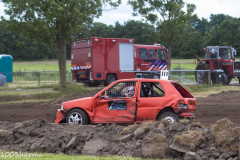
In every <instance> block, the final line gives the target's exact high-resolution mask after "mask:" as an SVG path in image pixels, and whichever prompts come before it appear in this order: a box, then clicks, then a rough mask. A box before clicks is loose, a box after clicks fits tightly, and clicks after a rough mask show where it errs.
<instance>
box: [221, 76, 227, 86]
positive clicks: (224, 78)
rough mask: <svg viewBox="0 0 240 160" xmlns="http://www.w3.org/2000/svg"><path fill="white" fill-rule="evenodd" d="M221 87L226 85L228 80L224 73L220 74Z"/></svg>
mask: <svg viewBox="0 0 240 160" xmlns="http://www.w3.org/2000/svg"><path fill="white" fill-rule="evenodd" d="M222 80H223V85H228V78H227V75H226V74H225V73H223V74H222Z"/></svg>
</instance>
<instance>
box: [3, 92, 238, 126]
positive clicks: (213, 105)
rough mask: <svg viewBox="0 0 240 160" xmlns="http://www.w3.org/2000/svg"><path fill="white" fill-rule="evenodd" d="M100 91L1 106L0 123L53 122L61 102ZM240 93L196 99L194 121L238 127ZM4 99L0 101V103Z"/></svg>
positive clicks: (203, 123) (220, 94)
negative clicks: (223, 121) (227, 121)
mask: <svg viewBox="0 0 240 160" xmlns="http://www.w3.org/2000/svg"><path fill="white" fill-rule="evenodd" d="M99 91H100V89H98V90H94V91H89V92H87V93H85V94H79V95H72V96H64V97H62V98H61V99H57V100H50V101H45V102H28V103H12V104H1V105H0V108H1V112H0V117H1V118H0V121H8V122H23V121H26V120H31V119H35V118H43V119H46V120H47V121H48V122H53V121H54V119H55V115H56V111H57V109H59V108H60V106H61V102H63V101H67V100H72V99H76V98H81V97H89V96H93V95H95V94H96V93H97V92H99ZM239 97H240V92H239V91H228V92H221V93H219V94H214V95H210V96H208V97H206V98H197V103H198V104H197V110H196V112H195V116H196V119H195V121H197V122H200V123H201V124H202V125H204V126H210V125H211V124H214V123H215V122H216V121H217V120H220V119H222V118H229V119H230V120H231V121H232V122H233V123H235V125H237V126H240V117H239V111H240V105H239V104H240V98H239ZM4 101H5V102H6V101H7V100H6V99H0V102H4Z"/></svg>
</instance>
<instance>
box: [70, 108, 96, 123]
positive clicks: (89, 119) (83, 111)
mask: <svg viewBox="0 0 240 160" xmlns="http://www.w3.org/2000/svg"><path fill="white" fill-rule="evenodd" d="M74 109H79V110H82V111H83V112H85V113H86V115H87V117H88V120H89V123H91V122H92V120H91V118H90V116H89V114H88V112H87V111H86V110H84V109H82V108H80V107H74V108H71V109H70V110H68V111H67V112H66V113H67V114H66V118H67V115H68V113H69V112H71V111H72V110H74Z"/></svg>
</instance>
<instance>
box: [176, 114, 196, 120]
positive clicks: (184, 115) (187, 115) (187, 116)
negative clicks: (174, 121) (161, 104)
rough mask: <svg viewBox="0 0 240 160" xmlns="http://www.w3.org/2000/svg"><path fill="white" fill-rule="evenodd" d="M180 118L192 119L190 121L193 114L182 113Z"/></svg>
mask: <svg viewBox="0 0 240 160" xmlns="http://www.w3.org/2000/svg"><path fill="white" fill-rule="evenodd" d="M180 117H184V118H192V119H194V118H195V116H194V113H193V112H182V113H180Z"/></svg>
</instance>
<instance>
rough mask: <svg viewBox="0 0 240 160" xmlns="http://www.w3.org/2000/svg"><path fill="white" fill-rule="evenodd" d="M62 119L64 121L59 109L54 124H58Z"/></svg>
mask: <svg viewBox="0 0 240 160" xmlns="http://www.w3.org/2000/svg"><path fill="white" fill-rule="evenodd" d="M64 119H65V117H64V114H63V113H62V111H61V110H60V109H58V110H57V114H56V119H55V121H54V123H59V122H61V121H62V120H64Z"/></svg>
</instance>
